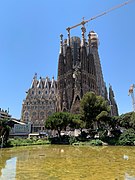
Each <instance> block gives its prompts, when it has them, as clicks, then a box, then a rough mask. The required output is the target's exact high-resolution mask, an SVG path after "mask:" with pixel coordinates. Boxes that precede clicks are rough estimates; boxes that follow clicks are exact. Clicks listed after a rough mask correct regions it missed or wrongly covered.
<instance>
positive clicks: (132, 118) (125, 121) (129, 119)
mask: <svg viewBox="0 0 135 180" xmlns="http://www.w3.org/2000/svg"><path fill="white" fill-rule="evenodd" d="M118 123H119V126H120V127H123V128H126V129H129V128H132V129H134V130H135V112H129V113H125V114H122V115H120V116H119V117H118Z"/></svg>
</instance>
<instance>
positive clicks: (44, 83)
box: [21, 25, 118, 131]
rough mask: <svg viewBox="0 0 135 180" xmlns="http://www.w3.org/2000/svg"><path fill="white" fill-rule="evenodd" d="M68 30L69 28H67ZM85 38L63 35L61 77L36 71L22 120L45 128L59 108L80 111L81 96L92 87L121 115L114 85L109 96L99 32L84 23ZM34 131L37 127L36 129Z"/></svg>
mask: <svg viewBox="0 0 135 180" xmlns="http://www.w3.org/2000/svg"><path fill="white" fill-rule="evenodd" d="M67 30H68V29H67ZM81 30H82V38H81V39H80V38H79V37H77V36H74V37H70V29H69V31H68V36H67V39H65V40H63V35H62V34H61V35H60V53H59V59H58V77H57V81H55V80H54V77H53V78H52V80H50V79H49V78H48V77H46V78H42V77H40V79H39V80H38V79H37V74H35V75H34V77H33V80H32V85H31V88H30V89H29V90H28V92H27V96H26V99H25V100H24V101H23V105H22V118H21V119H22V121H23V122H31V123H32V124H33V127H34V128H38V130H43V128H44V120H45V119H46V118H47V117H48V116H49V115H50V114H52V113H54V112H56V111H67V112H71V113H79V111H80V100H81V99H82V97H83V95H84V94H85V93H87V92H89V91H92V92H94V93H95V94H96V95H100V96H102V97H103V98H104V99H105V100H107V101H108V104H109V105H110V107H111V115H112V116H114V115H118V108H117V104H116V101H115V99H114V93H113V90H112V87H111V86H110V87H109V96H108V91H107V88H106V84H105V82H104V78H103V73H102V68H101V63H100V58H99V53H98V46H99V40H98V35H97V33H95V32H94V31H91V32H89V33H88V39H86V37H85V35H86V29H85V26H84V25H83V26H82V28H81ZM33 131H34V130H33Z"/></svg>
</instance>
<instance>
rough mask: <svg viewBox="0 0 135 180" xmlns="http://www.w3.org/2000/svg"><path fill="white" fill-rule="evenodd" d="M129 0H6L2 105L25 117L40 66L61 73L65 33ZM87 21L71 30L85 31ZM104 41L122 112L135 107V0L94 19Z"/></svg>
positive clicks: (0, 44)
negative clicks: (132, 91) (134, 94)
mask: <svg viewBox="0 0 135 180" xmlns="http://www.w3.org/2000/svg"><path fill="white" fill-rule="evenodd" d="M124 2H125V1H124V0H119V1H118V0H109V1H108V0H100V1H95V0H1V1H0V107H1V108H3V109H5V110H6V109H8V108H9V110H10V114H11V115H12V116H13V117H15V118H20V116H21V108H22V102H23V99H25V95H26V94H25V92H26V91H27V90H28V89H29V87H30V85H31V81H32V78H33V76H34V74H35V72H36V73H37V74H38V77H40V76H42V77H46V76H49V77H50V78H51V77H52V76H54V77H55V79H57V66H58V55H59V41H60V38H59V35H60V34H61V33H62V34H63V35H64V38H67V32H66V27H68V26H72V25H75V24H77V23H79V22H80V21H81V20H82V17H85V19H89V18H91V17H93V16H95V15H97V14H99V13H101V12H103V11H105V10H108V9H109V8H111V7H113V6H115V5H117V4H121V3H124ZM80 28H81V27H78V28H76V29H73V30H72V31H71V35H72V36H74V35H75V36H80V37H81V29H80ZM86 28H87V33H88V32H89V31H91V30H94V31H95V32H96V33H97V34H98V36H99V41H100V46H99V55H100V60H101V65H102V71H103V76H104V80H105V82H106V85H107V86H108V85H109V83H110V84H111V85H112V87H113V90H114V92H115V99H116V101H117V103H118V108H119V113H120V114H122V113H125V112H129V111H132V101H131V97H129V96H128V89H129V87H130V85H131V84H133V83H135V78H134V73H135V34H134V33H135V1H133V2H132V3H130V4H128V5H126V6H124V7H121V8H119V9H117V10H115V11H112V12H110V13H109V14H107V15H105V16H102V17H100V18H98V19H95V20H93V21H91V22H89V23H88V24H87V25H86Z"/></svg>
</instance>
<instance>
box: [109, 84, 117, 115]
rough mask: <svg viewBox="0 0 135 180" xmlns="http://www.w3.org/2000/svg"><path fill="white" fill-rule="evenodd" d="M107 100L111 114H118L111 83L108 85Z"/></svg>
mask: <svg viewBox="0 0 135 180" xmlns="http://www.w3.org/2000/svg"><path fill="white" fill-rule="evenodd" d="M109 102H110V107H111V116H118V107H117V104H116V101H115V98H114V92H113V90H112V86H111V85H109Z"/></svg>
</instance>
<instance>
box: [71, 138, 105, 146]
mask: <svg viewBox="0 0 135 180" xmlns="http://www.w3.org/2000/svg"><path fill="white" fill-rule="evenodd" d="M102 144H103V142H102V141H101V140H99V139H93V140H90V141H85V142H75V143H73V145H74V146H102Z"/></svg>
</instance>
